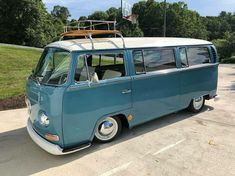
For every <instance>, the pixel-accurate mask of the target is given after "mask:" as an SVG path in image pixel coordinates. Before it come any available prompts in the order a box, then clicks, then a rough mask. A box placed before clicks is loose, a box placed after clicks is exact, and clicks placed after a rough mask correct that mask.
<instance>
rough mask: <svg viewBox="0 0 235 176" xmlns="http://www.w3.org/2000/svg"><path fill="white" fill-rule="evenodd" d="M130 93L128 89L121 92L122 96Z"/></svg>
mask: <svg viewBox="0 0 235 176" xmlns="http://www.w3.org/2000/svg"><path fill="white" fill-rule="evenodd" d="M129 93H131V90H130V89H125V90H123V91H122V94H129Z"/></svg>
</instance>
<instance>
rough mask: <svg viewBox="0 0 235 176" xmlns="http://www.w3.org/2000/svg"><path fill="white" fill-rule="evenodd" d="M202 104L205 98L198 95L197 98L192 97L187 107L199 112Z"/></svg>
mask: <svg viewBox="0 0 235 176" xmlns="http://www.w3.org/2000/svg"><path fill="white" fill-rule="evenodd" d="M204 104H205V98H204V97H203V96H201V97H198V98H194V99H193V100H192V101H191V103H190V105H189V107H188V109H189V110H190V111H191V112H195V113H197V112H200V111H201V110H202V108H203V107H204Z"/></svg>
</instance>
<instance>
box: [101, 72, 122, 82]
mask: <svg viewBox="0 0 235 176" xmlns="http://www.w3.org/2000/svg"><path fill="white" fill-rule="evenodd" d="M121 76H122V73H121V72H118V71H113V70H106V71H105V72H104V75H103V78H102V80H104V79H112V78H116V77H121Z"/></svg>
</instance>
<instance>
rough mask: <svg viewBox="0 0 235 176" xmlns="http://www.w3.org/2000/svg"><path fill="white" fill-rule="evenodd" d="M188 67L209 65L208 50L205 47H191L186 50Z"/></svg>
mask: <svg viewBox="0 0 235 176" xmlns="http://www.w3.org/2000/svg"><path fill="white" fill-rule="evenodd" d="M187 55H188V62H189V65H198V64H206V63H210V62H211V60H210V54H209V50H208V48H206V47H192V48H188V49H187Z"/></svg>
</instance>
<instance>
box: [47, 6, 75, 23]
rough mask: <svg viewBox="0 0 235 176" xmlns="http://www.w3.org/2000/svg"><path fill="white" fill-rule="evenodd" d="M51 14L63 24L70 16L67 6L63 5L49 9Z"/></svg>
mask: <svg viewBox="0 0 235 176" xmlns="http://www.w3.org/2000/svg"><path fill="white" fill-rule="evenodd" d="M51 15H52V16H53V17H54V18H56V19H58V20H60V21H61V22H62V23H63V24H66V23H67V20H68V17H70V16H71V15H70V13H69V10H68V8H67V7H63V6H59V5H57V6H54V8H53V10H52V11H51Z"/></svg>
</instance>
